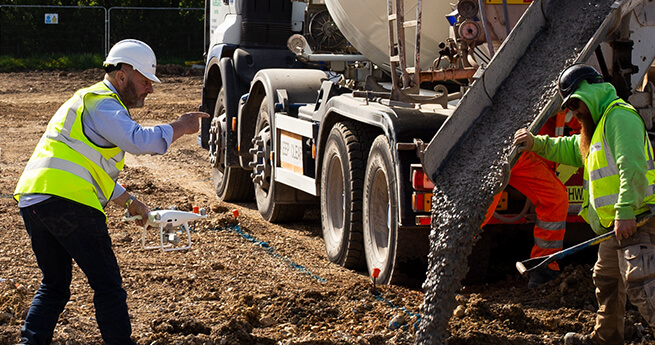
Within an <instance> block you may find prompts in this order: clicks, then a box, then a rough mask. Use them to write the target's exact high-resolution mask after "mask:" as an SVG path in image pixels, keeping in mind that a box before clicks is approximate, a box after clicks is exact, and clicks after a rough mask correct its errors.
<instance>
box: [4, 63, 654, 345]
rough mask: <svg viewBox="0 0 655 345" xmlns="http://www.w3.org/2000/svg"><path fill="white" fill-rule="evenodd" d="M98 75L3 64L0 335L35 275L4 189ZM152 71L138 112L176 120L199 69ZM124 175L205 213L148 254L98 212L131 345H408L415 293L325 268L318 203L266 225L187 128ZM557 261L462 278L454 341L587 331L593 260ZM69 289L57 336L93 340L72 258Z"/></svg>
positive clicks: (138, 236) (525, 340) (11, 323)
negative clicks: (550, 266) (215, 177)
mask: <svg viewBox="0 0 655 345" xmlns="http://www.w3.org/2000/svg"><path fill="white" fill-rule="evenodd" d="M166 72H168V73H166ZM102 75H103V74H102V72H101V71H100V70H89V71H83V72H25V73H0V119H1V120H0V130H1V131H2V133H3V135H2V136H0V176H1V179H0V181H1V182H0V217H1V218H0V219H1V220H2V221H1V222H0V344H15V343H17V342H18V341H19V330H20V327H21V324H22V322H23V319H24V317H25V314H26V312H27V309H28V308H29V305H30V302H31V300H32V298H33V296H34V293H35V292H36V290H37V288H38V286H39V283H40V278H41V277H40V271H39V269H38V267H37V266H36V262H35V259H34V255H33V253H32V250H31V248H30V242H29V238H28V236H27V233H26V232H25V230H24V227H23V222H22V219H21V217H20V215H19V213H18V207H17V205H16V203H15V201H14V200H13V199H12V197H11V194H12V192H13V190H14V187H15V185H16V182H17V180H18V177H19V176H20V174H21V172H22V170H23V168H24V166H25V164H26V163H27V161H28V159H29V157H30V155H31V153H32V151H33V149H34V146H35V145H36V143H37V142H38V140H39V138H40V136H41V134H42V133H43V131H44V129H45V126H46V124H47V122H48V120H49V119H50V117H51V116H52V115H53V114H54V112H55V111H56V109H57V108H58V107H59V106H60V105H61V103H63V102H64V101H65V100H66V99H68V98H69V97H70V96H71V95H72V94H73V93H74V92H75V91H76V90H77V89H79V88H82V87H86V86H89V85H91V84H93V83H95V82H97V81H99V80H100V79H101V78H102ZM160 75H161V76H162V77H161V79H162V81H163V83H162V84H157V85H155V93H153V94H152V95H150V96H149V97H148V99H147V100H146V106H145V107H144V108H141V109H138V110H136V111H134V112H133V117H134V118H135V119H136V120H137V121H139V122H140V123H142V124H144V125H155V124H159V123H169V122H172V121H173V120H175V119H176V118H177V116H178V115H180V114H182V113H184V112H186V111H192V110H195V109H197V107H198V105H199V104H200V96H201V87H202V76H201V73H198V72H195V73H191V72H190V70H183V69H178V70H175V69H171V68H168V71H166V70H163V71H161V73H160ZM120 182H121V183H122V184H124V185H125V186H126V188H127V189H128V191H130V192H131V193H133V194H135V195H137V196H138V198H139V199H141V200H143V201H144V202H146V203H147V204H148V205H149V206H150V207H151V208H152V209H155V208H160V209H168V208H170V207H171V206H174V207H176V208H178V209H180V210H184V211H190V210H191V209H192V208H193V206H198V207H203V208H205V209H206V210H207V214H208V217H207V218H206V219H203V220H198V221H195V222H194V223H192V225H191V230H192V231H191V240H192V245H191V248H190V249H188V250H180V251H167V252H164V251H161V250H144V249H143V248H142V229H141V228H140V227H137V226H136V225H135V224H134V223H131V222H123V221H121V218H122V216H123V210H122V209H119V208H118V207H116V206H115V205H114V204H110V205H109V206H108V207H107V210H106V211H107V214H108V225H109V229H110V235H111V238H112V242H113V246H114V250H115V252H116V255H117V257H118V262H119V264H120V266H121V271H122V276H123V280H124V288H125V290H126V291H127V293H128V306H129V308H130V315H131V317H132V327H133V335H134V339H135V340H136V341H137V343H138V344H140V345H141V344H144V345H145V344H151V345H156V344H322V345H329V344H362V345H365V344H371V345H373V344H411V343H413V341H414V330H415V327H416V326H417V320H419V318H420V305H421V303H422V302H423V292H422V291H420V290H419V289H412V288H408V287H402V286H377V289H376V292H377V293H373V289H372V288H373V284H372V282H371V280H370V279H369V278H368V277H367V276H366V274H365V273H362V272H353V271H349V270H346V269H343V268H341V267H339V266H337V265H334V264H332V263H330V262H329V261H328V260H327V257H326V255H325V253H324V247H323V239H322V236H321V226H320V214H319V213H318V211H317V209H313V210H310V211H309V212H308V213H307V214H306V215H305V218H304V219H303V221H302V222H298V223H293V224H287V225H284V226H279V225H274V224H269V223H266V222H264V221H262V220H261V218H260V216H259V213H258V211H257V209H256V205H255V204H254V203H243V204H230V203H221V202H218V200H217V198H216V196H215V194H214V191H213V187H212V181H211V170H210V169H209V164H208V162H207V157H206V151H205V150H203V149H201V148H200V146H199V145H198V144H197V143H196V138H195V136H193V135H188V136H185V137H183V138H181V139H180V140H178V141H176V142H175V143H173V145H172V146H171V148H170V149H169V152H167V153H166V154H165V155H163V156H134V155H129V154H128V156H127V158H126V168H125V170H124V171H123V172H122V173H121V175H120ZM235 209H236V210H238V211H239V217H238V218H235V217H234V214H233V210H235ZM237 225H238V226H237ZM147 235H149V236H146V237H147V242H150V241H155V240H157V239H158V237H157V236H158V232H157V233H155V232H152V233H150V232H149V233H148V234H147ZM179 235H180V237H181V239H182V241H184V240H185V239H186V237H185V236H184V233H180V234H179ZM501 249H502V250H503V251H504V252H508V251H509V252H511V251H512V249H511V248H501ZM589 250H593V249H589ZM492 260H493V255H492ZM506 266H513V265H512V264H511V263H509V264H507V265H506ZM562 266H563V273H562V275H561V276H560V277H559V278H558V279H557V280H555V281H553V282H551V283H548V284H546V285H544V286H543V287H541V288H538V289H535V290H527V289H526V285H527V281H526V279H525V278H523V277H521V276H520V275H519V274H518V273H516V271H515V270H514V269H513V267H504V268H505V272H506V273H503V274H502V275H501V276H500V279H493V280H489V281H487V282H482V283H480V284H478V285H466V286H465V287H464V289H463V290H462V291H461V294H459V295H458V296H457V299H458V302H459V307H458V308H457V309H456V310H455V311H454V313H453V316H452V317H451V319H450V323H449V332H450V333H451V334H452V337H451V339H450V340H449V344H451V345H454V344H470V345H477V344H485V345H493V344H517V345H519V344H560V343H561V338H562V336H563V335H564V334H565V333H566V332H569V331H577V332H590V331H591V330H592V328H593V325H594V316H595V310H596V308H597V305H596V302H595V298H594V294H593V290H594V288H593V284H592V281H591V272H590V269H591V265H590V262H588V261H585V262H575V261H571V262H568V263H566V264H562ZM71 293H72V295H71V300H70V302H69V303H68V304H67V306H66V309H65V311H64V312H63V313H62V315H61V316H60V319H59V323H58V324H57V328H56V330H55V335H54V344H71V345H75V344H102V340H101V338H100V333H99V331H98V328H97V325H96V322H95V318H94V308H93V301H92V297H93V291H92V289H91V288H90V287H89V286H88V284H87V282H86V279H85V277H84V275H83V274H82V272H81V271H80V270H79V268H77V267H75V269H74V276H73V284H72V286H71ZM654 342H655V336H654V334H653V330H652V329H651V328H650V327H648V326H647V324H646V323H645V322H644V320H643V319H642V318H641V316H639V314H638V312H637V311H636V309H635V308H634V307H633V306H631V305H629V306H628V315H627V317H626V343H627V344H653V343H654Z"/></svg>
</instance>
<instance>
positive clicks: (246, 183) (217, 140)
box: [208, 89, 255, 201]
mask: <svg viewBox="0 0 655 345" xmlns="http://www.w3.org/2000/svg"><path fill="white" fill-rule="evenodd" d="M226 133H227V121H226V115H225V92H224V91H223V89H221V91H220V92H219V93H218V99H217V100H216V107H215V108H214V116H213V118H212V121H211V127H210V128H209V143H208V144H209V161H210V163H211V166H212V180H213V181H214V190H215V191H216V195H217V196H218V198H219V199H220V200H222V201H250V200H252V198H253V196H254V195H255V192H254V190H253V188H252V184H251V183H250V181H251V180H250V173H249V172H248V171H246V170H244V169H241V168H239V167H228V166H227V164H226V150H227V137H226Z"/></svg>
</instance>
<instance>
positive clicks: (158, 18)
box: [108, 7, 205, 60]
mask: <svg viewBox="0 0 655 345" xmlns="http://www.w3.org/2000/svg"><path fill="white" fill-rule="evenodd" d="M204 15H205V11H204V9H203V8H186V9H184V8H161V7H112V8H110V9H109V11H108V16H109V40H108V42H109V46H110V47H111V45H113V44H115V43H116V42H118V41H120V40H122V39H125V38H136V39H138V40H141V41H143V42H146V43H147V44H148V45H149V46H150V47H151V48H152V49H153V50H154V51H155V53H156V54H157V56H158V57H159V56H166V57H169V58H170V57H174V58H182V59H185V60H202V54H203V53H204V29H203V28H204Z"/></svg>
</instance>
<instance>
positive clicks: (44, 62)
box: [0, 54, 104, 72]
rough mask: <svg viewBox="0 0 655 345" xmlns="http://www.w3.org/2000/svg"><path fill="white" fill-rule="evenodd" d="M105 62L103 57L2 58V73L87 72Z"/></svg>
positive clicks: (0, 67)
mask: <svg viewBox="0 0 655 345" xmlns="http://www.w3.org/2000/svg"><path fill="white" fill-rule="evenodd" d="M103 60H104V58H103V56H101V55H93V54H79V55H49V56H41V57H38V58H37V57H35V58H22V59H19V58H15V57H11V56H0V72H15V71H24V70H32V69H36V70H85V69H89V68H100V67H101V66H102V61H103Z"/></svg>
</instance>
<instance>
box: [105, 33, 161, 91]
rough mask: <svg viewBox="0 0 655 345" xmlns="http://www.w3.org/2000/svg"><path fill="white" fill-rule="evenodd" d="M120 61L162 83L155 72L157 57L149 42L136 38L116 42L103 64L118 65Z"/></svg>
mask: <svg viewBox="0 0 655 345" xmlns="http://www.w3.org/2000/svg"><path fill="white" fill-rule="evenodd" d="M119 63H126V64H128V65H130V66H132V68H134V69H135V70H137V71H139V73H141V74H143V76H144V77H146V78H148V79H150V80H152V81H154V82H157V83H160V82H161V81H159V79H158V78H157V76H155V72H156V70H157V58H156V57H155V52H153V51H152V49H151V48H150V46H148V45H147V44H145V43H143V42H141V41H139V40H134V39H127V40H122V41H120V42H118V43H116V44H115V45H114V46H113V47H112V48H111V50H109V54H108V55H107V58H106V59H105V62H103V63H102V65H103V66H109V65H117V64H119Z"/></svg>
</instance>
